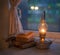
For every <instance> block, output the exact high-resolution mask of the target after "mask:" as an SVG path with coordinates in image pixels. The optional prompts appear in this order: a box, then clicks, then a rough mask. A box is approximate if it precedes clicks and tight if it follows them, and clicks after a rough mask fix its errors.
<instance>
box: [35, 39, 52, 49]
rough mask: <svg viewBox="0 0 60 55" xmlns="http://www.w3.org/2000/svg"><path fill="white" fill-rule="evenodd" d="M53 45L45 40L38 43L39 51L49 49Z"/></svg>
mask: <svg viewBox="0 0 60 55" xmlns="http://www.w3.org/2000/svg"><path fill="white" fill-rule="evenodd" d="M51 44H52V41H51V40H45V41H44V42H40V40H39V41H38V42H36V47H37V48H39V49H49V47H50V45H51Z"/></svg>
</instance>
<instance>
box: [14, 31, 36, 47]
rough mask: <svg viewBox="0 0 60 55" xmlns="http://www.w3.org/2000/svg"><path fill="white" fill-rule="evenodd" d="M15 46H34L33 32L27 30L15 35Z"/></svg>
mask: <svg viewBox="0 0 60 55" xmlns="http://www.w3.org/2000/svg"><path fill="white" fill-rule="evenodd" d="M15 46H17V47H19V48H29V47H32V46H35V42H34V33H33V32H29V33H27V34H23V33H22V34H18V35H17V36H16V41H15Z"/></svg>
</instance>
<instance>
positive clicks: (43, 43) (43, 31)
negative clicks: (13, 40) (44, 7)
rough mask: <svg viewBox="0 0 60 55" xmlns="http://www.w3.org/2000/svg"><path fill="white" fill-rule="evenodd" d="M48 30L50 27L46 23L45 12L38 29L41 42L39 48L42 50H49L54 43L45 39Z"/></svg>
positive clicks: (38, 44)
mask: <svg viewBox="0 0 60 55" xmlns="http://www.w3.org/2000/svg"><path fill="white" fill-rule="evenodd" d="M47 29H48V26H47V23H46V21H45V11H44V12H43V14H42V17H41V20H40V25H39V28H38V32H39V37H40V40H39V42H37V47H38V48H40V49H48V48H49V46H50V45H51V43H52V41H51V40H48V39H45V37H46V33H47Z"/></svg>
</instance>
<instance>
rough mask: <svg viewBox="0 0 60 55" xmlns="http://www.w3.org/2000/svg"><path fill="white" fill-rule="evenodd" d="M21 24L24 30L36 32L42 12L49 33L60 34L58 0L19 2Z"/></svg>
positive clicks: (59, 4)
mask: <svg viewBox="0 0 60 55" xmlns="http://www.w3.org/2000/svg"><path fill="white" fill-rule="evenodd" d="M18 8H19V9H20V10H21V18H20V20H21V22H22V25H23V28H24V30H36V31H37V30H38V25H39V23H40V19H41V16H42V13H43V11H44V10H45V13H46V14H45V16H46V17H45V19H46V22H47V24H48V31H49V32H60V0H21V3H20V5H19V6H18Z"/></svg>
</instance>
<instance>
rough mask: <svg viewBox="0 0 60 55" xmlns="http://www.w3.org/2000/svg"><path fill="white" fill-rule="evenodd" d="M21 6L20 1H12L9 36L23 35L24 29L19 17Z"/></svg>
mask: <svg viewBox="0 0 60 55" xmlns="http://www.w3.org/2000/svg"><path fill="white" fill-rule="evenodd" d="M19 4H20V0H10V5H11V7H10V12H9V13H10V14H9V16H10V18H9V36H12V35H16V34H19V33H23V32H24V31H23V27H22V24H21V21H20V19H19V16H18V11H17V7H18V5H19Z"/></svg>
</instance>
